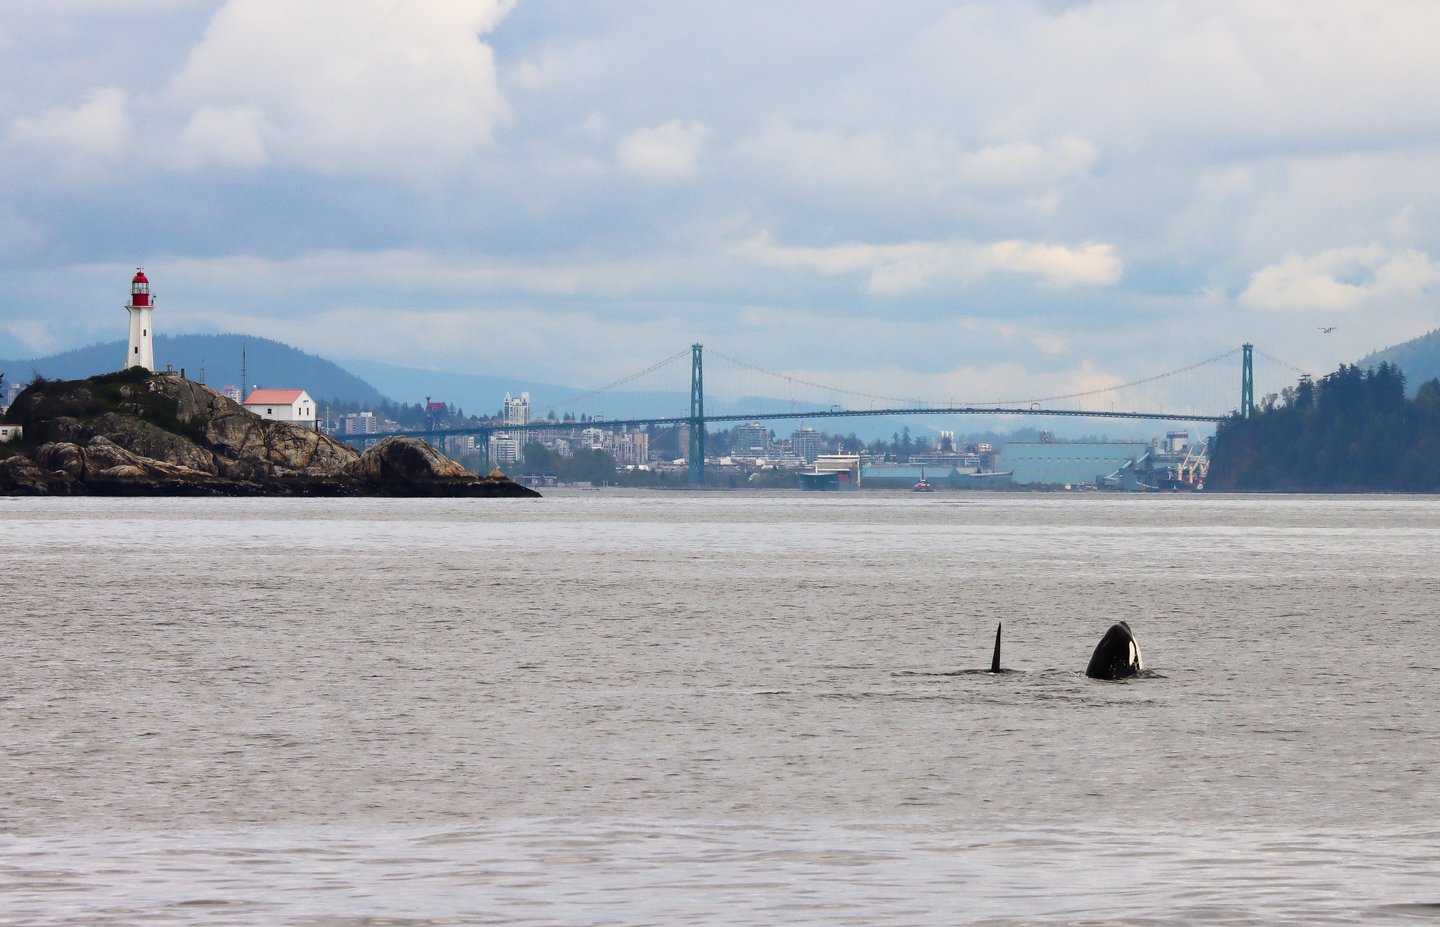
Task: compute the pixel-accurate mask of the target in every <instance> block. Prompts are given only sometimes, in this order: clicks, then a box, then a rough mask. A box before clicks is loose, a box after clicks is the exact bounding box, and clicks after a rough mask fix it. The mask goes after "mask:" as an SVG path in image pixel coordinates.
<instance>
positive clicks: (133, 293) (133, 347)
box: [121, 267, 155, 373]
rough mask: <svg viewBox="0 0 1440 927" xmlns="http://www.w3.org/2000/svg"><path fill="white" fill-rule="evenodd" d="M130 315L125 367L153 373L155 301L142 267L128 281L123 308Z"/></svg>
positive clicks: (124, 368) (125, 368)
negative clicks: (126, 295)
mask: <svg viewBox="0 0 1440 927" xmlns="http://www.w3.org/2000/svg"><path fill="white" fill-rule="evenodd" d="M125 311H126V312H127V313H128V314H129V315H130V345H129V347H128V348H127V349H126V351H125V366H124V367H122V368H121V369H122V370H129V369H130V368H131V367H144V368H145V369H146V370H148V371H150V372H151V373H154V372H155V335H154V323H153V321H152V320H151V315H152V314H153V313H154V311H155V300H154V298H153V297H152V296H151V294H150V281H149V280H148V279H147V278H146V276H145V269H144V268H143V267H137V268H135V276H134V277H133V278H131V280H130V302H129V303H128V304H127V305H126V306H125Z"/></svg>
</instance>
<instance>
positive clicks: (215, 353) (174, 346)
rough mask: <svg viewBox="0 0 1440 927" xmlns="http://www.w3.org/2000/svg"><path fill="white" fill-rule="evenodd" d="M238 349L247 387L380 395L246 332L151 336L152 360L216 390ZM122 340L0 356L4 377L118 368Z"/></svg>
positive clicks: (232, 379)
mask: <svg viewBox="0 0 1440 927" xmlns="http://www.w3.org/2000/svg"><path fill="white" fill-rule="evenodd" d="M242 349H244V351H245V359H246V371H245V372H246V379H247V380H249V381H250V382H249V385H250V386H251V387H254V386H256V385H257V384H258V385H260V386H268V387H272V388H276V389H284V388H293V389H303V390H305V391H306V392H308V393H309V394H310V395H311V396H312V397H314V398H315V399H316V400H318V401H320V402H324V401H325V400H327V399H347V400H352V401H355V402H361V403H376V402H380V401H381V400H383V399H385V398H386V397H385V395H384V394H383V393H381V392H380V390H378V389H376V388H375V387H374V386H371V385H370V384H369V383H367V382H365V381H364V380H362V379H360V378H359V377H357V376H355V375H354V374H353V373H351V372H350V371H348V370H346V369H345V368H343V367H341V366H339V365H338V364H335V363H334V362H332V361H328V360H326V359H325V358H323V357H319V356H318V355H315V354H307V353H305V352H304V351H301V350H299V349H298V348H292V347H290V346H289V345H288V344H282V343H280V342H279V341H271V340H270V339H268V338H256V337H254V336H251V335H174V336H166V335H160V336H157V337H156V339H155V363H156V364H157V365H159V367H160V369H161V370H163V369H165V367H166V365H170V366H173V367H174V368H175V369H176V370H180V369H181V368H184V370H185V375H186V376H187V377H189V378H190V379H191V380H195V381H197V382H204V383H206V384H207V385H209V386H211V387H214V388H216V389H218V388H220V387H222V386H225V385H226V384H231V383H233V384H235V385H236V386H239V385H240V352H241V350H242ZM124 356H125V342H123V341H113V342H110V343H108V344H92V345H90V346H89V347H88V348H77V349H76V350H73V351H64V352H62V353H60V354H52V355H50V356H49V357H37V358H30V359H17V360H6V359H0V372H3V373H4V374H5V380H6V382H16V383H24V382H28V381H29V380H30V379H31V378H32V377H33V376H34V375H35V374H37V373H38V374H40V375H41V376H44V377H49V378H50V379H52V380H78V379H81V378H84V377H91V376H95V375H96V374H100V373H108V372H110V371H113V370H118V369H119V367H120V361H121V360H122V359H123V358H124Z"/></svg>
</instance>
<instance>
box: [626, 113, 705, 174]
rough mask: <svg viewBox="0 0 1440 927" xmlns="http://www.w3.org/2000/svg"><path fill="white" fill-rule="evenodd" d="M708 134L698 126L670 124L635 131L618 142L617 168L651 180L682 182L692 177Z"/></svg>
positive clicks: (671, 122) (676, 121)
mask: <svg viewBox="0 0 1440 927" xmlns="http://www.w3.org/2000/svg"><path fill="white" fill-rule="evenodd" d="M709 134H710V130H709V129H707V128H705V127H704V126H703V125H701V124H700V123H698V122H690V123H684V124H682V123H681V122H680V121H679V120H671V121H670V122H667V123H665V124H664V125H659V126H654V127H653V128H646V129H636V130H635V131H634V132H631V133H630V134H629V135H626V136H625V137H624V138H623V139H621V140H620V145H619V148H618V149H617V151H616V157H617V159H618V160H619V163H620V166H621V167H622V168H623V169H624V170H625V171H627V172H629V173H631V174H634V175H635V176H637V177H642V178H646V179H650V180H660V181H674V180H683V179H685V178H686V177H689V176H690V175H692V174H694V173H695V169H696V168H697V167H698V166H699V163H700V149H701V147H702V146H703V145H704V142H705V136H707V135H709Z"/></svg>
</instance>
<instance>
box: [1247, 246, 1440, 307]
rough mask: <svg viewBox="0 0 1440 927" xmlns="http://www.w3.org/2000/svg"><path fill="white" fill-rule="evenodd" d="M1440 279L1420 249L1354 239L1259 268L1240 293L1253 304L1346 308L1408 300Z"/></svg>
mask: <svg viewBox="0 0 1440 927" xmlns="http://www.w3.org/2000/svg"><path fill="white" fill-rule="evenodd" d="M1437 285H1440V264H1437V263H1436V262H1435V261H1434V260H1432V259H1431V258H1430V256H1429V255H1428V254H1426V253H1424V252H1422V251H1416V250H1414V249H1401V250H1392V249H1389V248H1386V247H1384V246H1381V245H1374V244H1372V245H1351V246H1349V247H1345V248H1335V249H1332V250H1329V251H1324V252H1321V253H1320V254H1317V255H1315V256H1313V257H1308V258H1307V257H1301V256H1299V255H1296V254H1291V255H1288V256H1286V257H1285V259H1284V260H1282V261H1281V262H1280V263H1278V264H1273V265H1271V266H1269V267H1265V268H1263V269H1261V270H1258V271H1256V272H1255V273H1254V274H1252V275H1251V277H1250V283H1249V285H1248V286H1247V287H1246V288H1245V290H1244V292H1242V293H1241V294H1240V304H1241V305H1243V306H1246V307H1248V308H1251V309H1265V310H1323V311H1345V310H1350V309H1359V308H1362V307H1369V306H1375V305H1377V304H1380V303H1385V302H1410V301H1413V300H1415V299H1416V298H1417V297H1419V296H1421V295H1423V294H1425V293H1426V292H1428V291H1429V290H1432V289H1434V288H1435V287H1436V286H1437Z"/></svg>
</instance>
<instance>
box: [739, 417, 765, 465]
mask: <svg viewBox="0 0 1440 927" xmlns="http://www.w3.org/2000/svg"><path fill="white" fill-rule="evenodd" d="M730 452H731V453H732V454H734V455H736V456H738V457H768V456H769V455H770V429H768V428H766V427H765V426H764V425H762V424H760V423H759V422H746V423H745V424H743V425H736V426H735V431H734V441H733V442H732V443H731V445H730Z"/></svg>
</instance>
